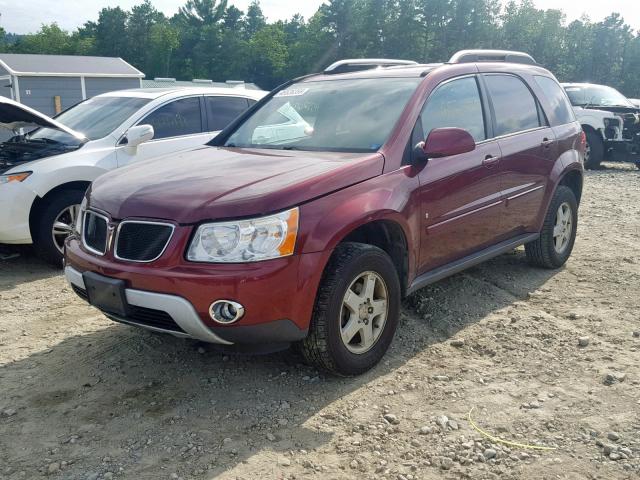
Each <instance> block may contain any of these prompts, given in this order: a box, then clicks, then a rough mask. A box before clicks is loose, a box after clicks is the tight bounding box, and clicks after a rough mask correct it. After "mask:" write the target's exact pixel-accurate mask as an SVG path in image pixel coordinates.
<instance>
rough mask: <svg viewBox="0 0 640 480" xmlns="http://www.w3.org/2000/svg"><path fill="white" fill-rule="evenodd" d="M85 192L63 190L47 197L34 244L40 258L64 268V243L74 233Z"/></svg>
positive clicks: (36, 226) (37, 225) (35, 233)
mask: <svg viewBox="0 0 640 480" xmlns="http://www.w3.org/2000/svg"><path fill="white" fill-rule="evenodd" d="M83 196H84V191H82V190H75V189H69V190H62V191H60V192H57V193H55V194H53V195H52V196H51V197H47V205H46V207H44V208H43V209H42V210H41V211H40V212H39V215H38V217H37V218H36V219H35V231H34V236H33V243H34V246H35V249H36V253H37V254H38V256H39V257H40V258H42V259H43V260H45V261H47V262H49V263H50V264H52V265H54V266H56V267H59V268H60V267H62V257H63V255H64V241H65V240H66V239H67V237H68V236H69V235H71V233H72V232H73V228H74V226H75V223H76V221H77V219H78V212H79V211H80V203H82V197H83Z"/></svg>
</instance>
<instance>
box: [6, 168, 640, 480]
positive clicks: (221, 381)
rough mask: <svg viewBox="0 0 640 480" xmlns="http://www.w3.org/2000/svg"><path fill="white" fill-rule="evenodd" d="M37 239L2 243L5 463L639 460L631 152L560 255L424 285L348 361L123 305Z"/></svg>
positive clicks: (63, 470)
mask: <svg viewBox="0 0 640 480" xmlns="http://www.w3.org/2000/svg"><path fill="white" fill-rule="evenodd" d="M25 253H26V252H25V251H22V252H21V255H20V256H19V257H18V258H13V259H7V260H0V478H1V479H30V478H40V477H43V476H46V477H48V478H55V479H63V478H64V479H108V478H115V479H118V478H123V479H124V478H135V479H142V478H154V479H157V478H167V479H177V478H183V479H191V478H195V479H210V478H222V479H247V480H248V479H255V478H267V479H271V478H273V479H294V478H295V479H303V478H323V479H324V478H326V479H366V478H377V479H393V480H396V479H397V480H403V479H407V480H411V479H431V478H445V479H446V478H451V479H460V478H473V479H498V478H500V479H552V478H553V479H603V480H604V479H607V480H608V479H631V478H634V479H637V478H639V476H640V415H639V412H640V400H639V399H640V395H639V394H640V321H639V320H640V319H639V317H638V310H639V308H638V307H639V306H640V301H639V300H638V295H639V292H640V258H639V256H640V255H639V254H640V171H637V170H635V169H634V168H633V167H631V166H622V165H613V164H610V165H608V168H607V169H605V170H602V171H598V172H590V173H588V174H587V181H586V186H585V192H584V197H583V204H582V206H581V218H580V226H579V232H578V240H577V243H576V247H575V250H574V253H573V256H572V258H571V259H570V260H569V262H568V264H567V265H566V267H565V268H564V269H562V270H559V271H553V272H551V271H544V270H537V269H532V268H530V267H528V266H527V265H526V264H525V261H524V253H523V251H522V250H517V251H515V252H513V253H511V254H507V255H504V256H502V257H500V258H497V259H495V260H493V261H491V262H489V263H487V264H485V265H483V266H481V267H478V268H474V269H471V270H469V271H467V272H464V273H462V274H459V275H456V276H455V277H453V278H451V279H448V280H445V281H442V282H440V283H438V284H435V285H433V286H431V287H429V288H426V289H424V290H422V291H420V292H418V293H417V294H415V295H413V296H412V297H410V298H409V299H408V300H407V301H406V302H405V305H404V309H403V319H402V323H401V326H400V328H399V331H398V334H397V336H396V339H395V341H394V343H393V346H392V348H391V351H390V352H389V354H388V355H387V357H386V358H385V361H384V362H383V363H382V364H381V365H379V367H378V368H376V369H375V370H373V371H371V372H369V373H368V374H366V375H364V376H362V377H359V378H355V379H337V378H332V377H326V376H324V375H322V374H319V373H318V372H317V371H315V370H313V369H311V368H309V367H306V366H304V365H302V364H301V363H300V360H299V358H297V357H295V356H294V355H293V354H291V353H280V354H275V355H269V356H261V357H248V356H225V355H223V354H222V353H219V352H217V351H216V350H215V349H214V348H213V347H212V346H208V345H202V344H198V343H194V342H188V341H183V340H178V339H175V338H173V337H168V336H161V335H154V334H149V333H146V332H143V331H140V330H137V329H133V328H129V327H126V326H122V325H117V324H114V323H111V322H109V321H108V320H106V319H105V318H104V317H102V316H101V315H100V314H99V313H98V312H97V311H96V310H94V309H92V308H90V307H88V306H86V305H84V304H83V303H82V302H81V301H80V300H79V299H78V298H76V297H75V296H74V294H73V293H72V292H71V291H70V289H69V288H68V287H67V285H66V283H65V281H64V280H63V278H62V277H61V276H60V275H59V272H57V271H54V270H51V269H49V268H48V267H46V266H44V265H43V264H41V263H40V262H38V261H37V260H35V259H34V258H33V257H32V256H30V255H28V254H25ZM472 408H473V412H472V418H473V421H474V422H475V423H476V425H477V426H478V427H479V428H481V429H483V430H485V431H486V432H488V433H489V434H491V435H493V436H496V437H500V438H502V439H505V440H508V441H511V442H516V443H523V444H528V445H536V446H547V447H552V448H554V449H553V450H539V449H531V448H520V447H516V446H510V445H507V444H503V443H500V442H497V441H494V440H492V439H490V438H488V437H486V436H484V435H483V434H481V433H480V432H479V431H478V430H476V429H474V428H473V427H472V425H471V424H470V423H469V421H468V414H469V411H470V410H471V409H472Z"/></svg>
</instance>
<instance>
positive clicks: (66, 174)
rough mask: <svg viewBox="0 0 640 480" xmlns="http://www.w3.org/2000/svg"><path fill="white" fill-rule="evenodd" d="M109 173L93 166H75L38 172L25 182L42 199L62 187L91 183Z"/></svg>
mask: <svg viewBox="0 0 640 480" xmlns="http://www.w3.org/2000/svg"><path fill="white" fill-rule="evenodd" d="M107 171H108V170H107V169H104V168H101V167H97V166H93V165H74V166H70V167H62V168H58V169H55V170H49V171H47V172H42V171H37V172H34V174H33V175H31V176H30V177H29V178H28V179H27V180H26V181H25V184H26V185H25V186H27V187H28V188H29V189H31V190H32V191H33V192H34V193H35V194H36V195H37V196H38V197H40V198H42V197H44V196H45V195H46V194H47V193H49V192H50V191H51V190H53V189H54V188H56V187H59V186H60V185H63V184H65V183H71V182H89V183H91V182H93V181H94V180H95V179H96V178H98V177H99V176H100V175H102V174H103V173H106V172H107ZM27 181H28V183H27Z"/></svg>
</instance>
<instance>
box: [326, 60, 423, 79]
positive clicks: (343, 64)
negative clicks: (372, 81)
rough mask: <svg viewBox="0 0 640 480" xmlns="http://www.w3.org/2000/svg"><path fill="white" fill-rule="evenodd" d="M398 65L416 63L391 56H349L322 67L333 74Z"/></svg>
mask: <svg viewBox="0 0 640 480" xmlns="http://www.w3.org/2000/svg"><path fill="white" fill-rule="evenodd" d="M398 65H418V63H417V62H414V61H412V60H395V59H391V58H350V59H347V60H338V61H337V62H335V63H332V64H331V65H329V66H328V67H327V68H325V69H324V73H325V74H327V75H335V74H337V73H346V72H356V71H359V70H369V69H371V68H378V67H393V66H398Z"/></svg>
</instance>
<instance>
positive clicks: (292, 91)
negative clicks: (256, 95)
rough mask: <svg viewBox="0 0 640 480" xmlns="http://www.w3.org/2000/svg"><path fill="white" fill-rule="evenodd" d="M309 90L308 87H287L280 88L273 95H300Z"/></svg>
mask: <svg viewBox="0 0 640 480" xmlns="http://www.w3.org/2000/svg"><path fill="white" fill-rule="evenodd" d="M308 91H309V89H308V88H287V89H285V90H280V91H279V92H278V93H276V94H275V95H274V97H301V96H302V95H304V94H305V93H307V92H308Z"/></svg>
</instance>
